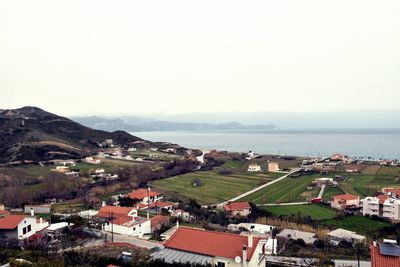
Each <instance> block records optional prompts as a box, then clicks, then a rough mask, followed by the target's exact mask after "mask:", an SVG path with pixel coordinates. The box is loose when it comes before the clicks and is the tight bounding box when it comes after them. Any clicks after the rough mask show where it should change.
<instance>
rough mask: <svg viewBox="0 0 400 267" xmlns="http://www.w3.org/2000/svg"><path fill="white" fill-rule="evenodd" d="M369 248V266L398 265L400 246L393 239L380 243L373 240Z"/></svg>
mask: <svg viewBox="0 0 400 267" xmlns="http://www.w3.org/2000/svg"><path fill="white" fill-rule="evenodd" d="M370 249H371V267H399V266H400V246H398V245H397V243H396V241H395V240H384V242H383V243H382V244H379V243H378V242H376V241H374V242H373V243H372V245H371V247H370Z"/></svg>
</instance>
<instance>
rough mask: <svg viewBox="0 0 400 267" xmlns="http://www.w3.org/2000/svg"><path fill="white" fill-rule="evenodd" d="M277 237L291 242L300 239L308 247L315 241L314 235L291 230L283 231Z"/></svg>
mask: <svg viewBox="0 0 400 267" xmlns="http://www.w3.org/2000/svg"><path fill="white" fill-rule="evenodd" d="M277 236H279V237H283V238H286V239H292V240H297V239H302V240H303V241H304V242H305V243H306V244H310V245H311V244H314V242H315V240H317V238H316V237H315V233H311V232H304V231H300V230H293V229H283V230H282V231H281V232H280V233H279V234H277Z"/></svg>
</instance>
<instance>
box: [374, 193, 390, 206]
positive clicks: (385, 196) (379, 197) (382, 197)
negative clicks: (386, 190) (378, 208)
mask: <svg viewBox="0 0 400 267" xmlns="http://www.w3.org/2000/svg"><path fill="white" fill-rule="evenodd" d="M376 198H377V199H378V200H379V204H383V203H385V200H386V199H388V198H389V197H388V196H387V195H379V196H376Z"/></svg>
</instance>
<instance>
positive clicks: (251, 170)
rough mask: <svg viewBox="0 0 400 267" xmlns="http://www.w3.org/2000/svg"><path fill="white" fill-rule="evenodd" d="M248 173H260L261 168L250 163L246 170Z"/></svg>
mask: <svg viewBox="0 0 400 267" xmlns="http://www.w3.org/2000/svg"><path fill="white" fill-rule="evenodd" d="M247 171H248V172H259V171H261V166H260V165H258V164H257V163H252V164H250V165H249V168H248V169H247Z"/></svg>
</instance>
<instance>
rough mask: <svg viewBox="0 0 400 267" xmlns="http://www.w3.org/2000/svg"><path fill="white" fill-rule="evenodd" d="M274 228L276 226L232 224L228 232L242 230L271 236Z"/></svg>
mask: <svg viewBox="0 0 400 267" xmlns="http://www.w3.org/2000/svg"><path fill="white" fill-rule="evenodd" d="M274 228H275V226H272V225H266V224H259V223H238V224H233V223H232V224H229V225H228V230H231V231H240V230H241V229H245V230H246V231H248V232H250V231H251V232H253V233H255V234H269V233H270V232H271V231H272V229H274Z"/></svg>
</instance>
